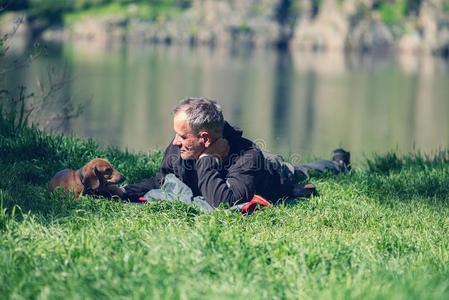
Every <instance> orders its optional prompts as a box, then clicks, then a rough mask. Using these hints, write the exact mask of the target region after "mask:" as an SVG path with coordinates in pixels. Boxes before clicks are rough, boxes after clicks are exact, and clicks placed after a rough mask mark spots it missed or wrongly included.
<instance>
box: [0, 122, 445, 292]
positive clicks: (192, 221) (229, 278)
mask: <svg viewBox="0 0 449 300" xmlns="http://www.w3.org/2000/svg"><path fill="white" fill-rule="evenodd" d="M96 156H101V157H106V158H108V159H109V160H111V161H112V162H113V163H114V164H115V166H116V167H117V168H118V169H119V170H121V171H122V172H123V173H124V174H125V175H126V176H127V177H128V178H129V181H131V182H133V181H137V180H139V179H142V178H145V177H146V176H150V175H152V174H154V172H155V171H156V170H157V168H158V165H159V162H160V160H161V153H160V152H153V153H148V154H146V153H138V154H133V153H127V152H122V151H119V150H117V149H111V148H109V149H102V148H100V147H99V146H98V145H96V144H95V143H94V142H93V141H83V140H80V139H77V138H70V137H61V136H48V135H46V134H44V133H42V132H40V131H38V130H36V129H30V128H25V129H23V130H19V132H15V133H13V132H11V130H10V127H9V126H8V124H6V123H5V122H4V121H2V120H1V119H0V176H1V178H2V180H0V203H1V211H0V234H1V238H0V295H2V298H3V299H28V298H33V299H34V298H39V299H61V298H65V299H73V298H76V299H84V298H89V299H91V298H98V299H120V298H127V299H129V298H132V299H136V298H137V299H139V298H146V299H159V298H163V299H180V298H189V299H281V298H282V299H284V298H287V299H304V298H305V299H316V298H320V299H448V297H449V202H448V200H449V196H448V195H449V187H448V186H449V185H448V184H447V183H448V182H449V164H448V162H449V152H447V151H443V152H441V153H439V154H438V155H436V156H433V157H424V156H423V155H419V154H410V155H408V156H404V157H398V156H397V155H395V154H394V153H391V154H389V155H384V156H377V157H374V158H373V159H371V160H369V161H367V162H366V163H365V164H364V165H363V166H356V170H355V171H354V172H353V173H352V174H349V175H343V176H338V177H329V176H322V177H319V178H314V179H313V180H312V182H313V183H315V184H316V185H317V187H318V190H319V192H320V196H319V197H314V198H312V199H309V200H306V201H300V202H299V203H298V205H296V206H276V207H273V208H268V209H264V210H261V211H259V212H256V213H255V214H253V215H252V216H249V217H246V216H241V215H240V214H239V213H236V212H233V211H230V210H228V209H226V208H220V209H218V210H217V211H215V212H213V213H212V214H202V213H200V212H199V211H198V210H197V209H196V208H194V207H191V206H187V205H184V204H182V203H171V202H170V203H162V202H159V203H148V204H145V205H139V206H138V205H131V204H122V203H119V202H113V201H109V200H98V199H92V198H90V197H83V198H82V199H81V200H80V201H79V202H78V201H76V200H75V199H74V198H73V196H72V195H70V194H65V193H62V192H59V193H55V194H53V195H50V194H48V193H47V192H46V183H47V182H48V181H49V179H50V178H51V176H52V175H53V174H54V172H56V171H57V170H60V169H62V168H66V167H70V168H79V167H80V166H82V165H83V163H84V162H86V161H87V160H89V159H90V158H93V157H96Z"/></svg>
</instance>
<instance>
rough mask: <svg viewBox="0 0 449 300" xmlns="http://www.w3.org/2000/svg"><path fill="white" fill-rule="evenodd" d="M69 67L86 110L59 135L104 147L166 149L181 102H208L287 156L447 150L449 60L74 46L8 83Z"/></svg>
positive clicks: (72, 91) (53, 51) (73, 89)
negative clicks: (75, 136)
mask: <svg viewBox="0 0 449 300" xmlns="http://www.w3.org/2000/svg"><path fill="white" fill-rule="evenodd" d="M63 64H65V65H67V68H68V71H69V72H70V73H71V76H72V78H73V79H72V80H71V81H70V83H69V84H67V86H66V87H65V90H64V93H65V94H66V95H70V96H74V97H73V98H74V99H76V101H78V102H79V103H86V102H89V106H88V108H87V109H86V110H85V113H84V114H83V115H82V116H81V117H80V118H78V119H76V120H69V121H67V122H66V123H64V124H63V126H62V127H59V129H60V130H62V131H63V132H65V133H72V132H73V133H75V134H78V135H82V136H85V137H93V138H95V139H96V140H98V141H99V142H100V143H102V144H105V145H109V144H111V145H116V146H119V147H121V148H129V149H132V150H142V151H146V150H150V149H154V148H159V149H163V148H164V147H165V146H166V145H167V144H168V143H169V141H170V139H171V137H172V134H173V133H172V121H171V109H172V108H173V106H174V105H175V104H176V103H177V101H178V100H179V99H181V98H183V97H185V96H188V95H195V96H199V95H201V96H207V97H209V98H213V99H218V100H219V101H220V102H221V103H222V105H223V108H224V111H225V117H226V118H227V119H228V120H229V121H231V122H232V123H234V124H237V125H238V126H240V127H242V128H243V129H244V130H245V131H244V132H245V135H246V136H248V137H251V138H253V139H257V140H258V141H259V143H261V144H262V146H264V147H265V148H267V149H270V150H272V151H275V152H280V153H282V154H284V155H285V156H291V155H296V157H302V158H304V159H308V158H310V157H316V156H320V157H323V156H324V157H328V156H329V153H330V151H331V150H332V149H333V148H335V147H338V146H344V147H347V148H349V149H351V150H352V152H353V154H354V158H355V159H356V160H357V159H360V158H362V157H363V155H364V154H366V155H370V154H371V153H372V152H377V153H383V152H386V151H388V150H397V151H401V152H407V151H411V150H413V149H415V150H422V151H425V152H429V151H434V150H436V149H438V148H441V147H447V146H449V126H448V125H449V124H448V118H447V117H446V115H447V113H448V112H449V97H448V96H447V95H448V94H449V70H448V64H447V62H445V61H444V60H439V59H435V58H432V57H418V56H411V55H409V56H406V55H403V56H400V57H391V56H380V57H375V56H345V55H343V54H342V53H315V54H312V53H288V52H273V51H269V50H263V49H259V50H254V51H250V50H248V49H243V50H242V49H229V48H216V49H210V48H199V49H191V48H188V47H179V48H177V47H154V46H142V45H140V46H133V45H129V46H128V47H126V48H123V47H118V46H114V45H107V44H72V45H69V44H66V45H56V46H54V47H51V48H49V55H48V56H47V57H42V58H39V59H38V60H36V61H35V62H33V64H32V65H31V67H30V68H28V69H24V70H17V71H16V72H14V73H13V74H11V76H10V77H9V78H8V85H9V86H10V87H11V86H14V84H17V83H18V82H24V83H26V84H27V85H28V86H32V85H33V84H34V82H35V80H36V78H39V76H42V74H43V73H44V72H45V70H46V68H47V67H48V66H49V65H53V66H58V67H60V66H62V65H63ZM89 99H90V101H89Z"/></svg>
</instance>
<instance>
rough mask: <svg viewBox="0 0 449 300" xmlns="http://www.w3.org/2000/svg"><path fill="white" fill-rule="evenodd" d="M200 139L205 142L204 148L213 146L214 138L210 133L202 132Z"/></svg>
mask: <svg viewBox="0 0 449 300" xmlns="http://www.w3.org/2000/svg"><path fill="white" fill-rule="evenodd" d="M199 136H200V138H201V139H202V140H203V142H204V146H205V147H206V148H207V147H209V146H210V144H212V137H211V135H210V133H209V132H208V131H205V130H204V131H200V134H199Z"/></svg>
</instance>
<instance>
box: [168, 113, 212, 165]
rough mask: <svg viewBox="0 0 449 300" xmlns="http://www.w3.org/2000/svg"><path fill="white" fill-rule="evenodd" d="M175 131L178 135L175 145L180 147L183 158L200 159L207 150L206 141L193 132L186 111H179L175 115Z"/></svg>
mask: <svg viewBox="0 0 449 300" xmlns="http://www.w3.org/2000/svg"><path fill="white" fill-rule="evenodd" d="M173 129H174V130H175V133H176V135H175V139H174V140H173V145H175V146H178V147H179V150H180V153H181V158H182V159H196V158H198V157H199V156H200V154H201V153H202V152H203V151H204V149H205V145H204V140H203V138H201V137H199V135H196V134H194V133H193V132H192V129H191V128H190V125H189V122H188V120H187V115H186V113H185V112H184V111H179V112H177V113H176V114H175V116H174V118H173Z"/></svg>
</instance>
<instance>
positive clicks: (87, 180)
mask: <svg viewBox="0 0 449 300" xmlns="http://www.w3.org/2000/svg"><path fill="white" fill-rule="evenodd" d="M124 179H125V177H124V176H123V175H122V174H121V173H120V172H118V171H117V170H115V169H114V168H113V167H112V165H111V163H110V162H108V161H107V160H105V159H102V158H95V159H93V160H91V161H90V162H88V163H87V164H86V165H85V166H84V167H82V168H81V169H79V170H71V169H65V170H62V171H59V172H58V173H56V175H55V176H54V177H53V178H52V179H51V181H50V183H49V184H48V191H49V192H52V191H54V190H55V189H56V188H57V187H62V188H64V189H66V190H69V191H72V192H74V193H75V195H76V197H77V198H78V197H79V195H81V194H90V195H105V194H111V191H113V190H114V189H111V190H110V189H109V187H108V186H109V185H112V184H117V183H120V182H122V181H123V180H124Z"/></svg>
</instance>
